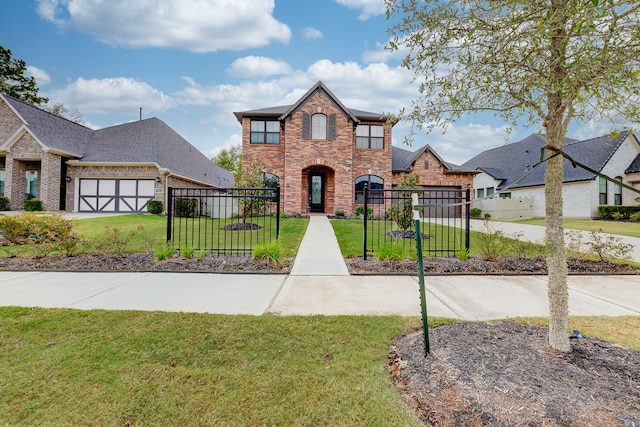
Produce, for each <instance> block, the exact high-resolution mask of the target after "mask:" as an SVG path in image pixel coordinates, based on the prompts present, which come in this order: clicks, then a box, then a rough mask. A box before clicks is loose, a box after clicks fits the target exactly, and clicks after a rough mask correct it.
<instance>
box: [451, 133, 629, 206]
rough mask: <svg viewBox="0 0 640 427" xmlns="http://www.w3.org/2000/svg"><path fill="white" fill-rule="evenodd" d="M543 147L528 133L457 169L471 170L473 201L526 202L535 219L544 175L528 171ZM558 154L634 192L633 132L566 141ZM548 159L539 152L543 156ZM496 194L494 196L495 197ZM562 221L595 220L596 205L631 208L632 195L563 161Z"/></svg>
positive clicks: (542, 140) (542, 198) (541, 169)
mask: <svg viewBox="0 0 640 427" xmlns="http://www.w3.org/2000/svg"><path fill="white" fill-rule="evenodd" d="M545 145H546V139H545V137H544V136H543V135H537V134H533V135H530V136H528V137H527V138H525V139H523V140H522V141H519V142H515V143H512V144H507V145H503V146H501V147H498V148H494V149H491V150H487V151H484V152H482V153H480V154H478V155H477V156H475V157H474V158H472V159H471V160H469V161H467V162H465V163H464V164H463V165H462V167H464V168H468V169H476V170H478V171H479V172H481V173H479V174H478V175H476V177H475V178H474V188H475V197H476V198H477V199H483V198H486V197H492V196H493V197H495V196H496V195H497V196H499V197H500V198H518V199H523V198H529V199H532V200H533V212H534V216H536V217H544V216H545V196H544V174H545V171H546V164H542V165H540V166H539V167H537V168H536V169H535V170H533V171H532V168H533V166H534V165H535V164H537V163H538V162H539V161H540V152H541V149H542V147H544V146H545ZM563 151H564V152H565V153H567V154H568V155H569V156H571V158H573V159H574V160H575V161H577V162H579V163H582V164H584V165H586V166H588V167H589V168H591V169H593V170H595V171H597V172H598V173H601V174H603V175H606V176H609V177H611V178H614V179H617V180H619V181H620V182H621V183H624V184H626V185H630V186H635V187H637V188H640V185H639V184H640V144H639V143H638V139H637V138H636V137H635V135H634V134H633V133H630V132H627V131H625V132H622V133H620V135H619V136H617V137H613V136H602V137H599V138H593V139H588V140H585V141H576V140H573V139H567V141H566V143H565V145H564V146H563ZM549 154H550V152H549V151H545V156H548V155H549ZM496 193H497V194H496ZM562 197H563V216H564V217H567V218H595V217H596V216H597V209H598V206H599V205H637V204H638V203H637V202H636V201H635V199H636V198H637V197H638V194H637V193H634V192H633V191H631V190H628V189H625V188H624V187H622V186H621V185H617V184H615V183H612V182H610V181H607V180H605V179H603V178H601V177H599V176H598V175H596V174H594V173H592V172H589V171H587V170H585V169H583V168H580V167H575V168H574V167H573V165H572V164H571V162H570V161H569V160H565V162H564V181H563V191H562Z"/></svg>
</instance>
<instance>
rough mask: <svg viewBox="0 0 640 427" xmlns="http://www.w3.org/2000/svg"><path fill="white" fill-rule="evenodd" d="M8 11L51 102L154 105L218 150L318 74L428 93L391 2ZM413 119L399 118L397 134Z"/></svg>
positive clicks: (500, 133) (392, 101)
mask: <svg viewBox="0 0 640 427" xmlns="http://www.w3.org/2000/svg"><path fill="white" fill-rule="evenodd" d="M3 14H4V16H3V18H4V19H3V24H2V26H0V40H1V41H0V44H2V46H4V47H5V48H8V49H10V50H11V51H12V54H13V57H14V58H17V59H23V60H25V61H26V63H27V65H28V67H29V68H28V70H29V72H30V73H31V74H32V75H34V76H35V77H36V79H37V81H38V86H39V88H40V94H41V95H44V96H46V97H48V98H49V99H50V102H51V103H56V102H62V103H64V105H65V107H66V108H67V109H69V110H73V109H77V110H78V111H79V112H80V113H81V114H82V116H83V119H84V121H85V122H86V124H87V125H88V126H90V127H92V128H102V127H106V126H112V125H115V124H119V123H125V122H129V121H134V120H138V119H139V116H140V108H142V114H143V117H144V118H148V117H153V116H155V117H158V118H159V119H161V120H163V121H164V122H165V123H167V124H168V125H169V126H171V127H172V128H173V129H174V130H176V131H177V132H178V133H180V134H181V135H182V136H183V137H184V138H185V139H187V140H188V141H189V142H190V143H191V144H193V145H194V146H196V147H197V148H198V149H199V150H200V151H202V152H203V153H204V154H205V155H207V156H208V157H212V156H214V155H215V154H217V153H218V152H219V151H220V150H221V149H223V148H228V147H230V146H234V145H239V144H240V138H241V127H240V124H239V123H238V121H237V120H236V119H235V117H234V115H233V112H234V111H244V110H251V109H258V108H265V107H271V106H277V105H288V104H292V103H294V102H295V101H297V100H298V99H299V98H300V96H302V95H303V94H304V93H305V92H306V91H307V90H308V89H309V88H311V86H313V85H314V84H315V83H316V82H317V81H318V80H322V81H323V82H324V83H325V84H326V85H327V87H329V89H330V90H331V91H332V92H333V93H334V94H335V95H336V96H337V97H338V98H339V99H340V100H341V101H342V103H343V104H344V105H346V106H347V107H349V108H356V109H360V110H366V111H373V112H381V113H382V112H397V111H398V110H399V109H400V108H401V107H403V106H409V105H410V102H411V100H412V99H415V98H416V97H418V92H417V87H416V86H415V85H412V84H411V80H412V77H413V76H412V74H411V73H410V72H409V71H407V70H404V69H402V68H401V67H400V60H401V57H400V55H398V54H397V53H396V54H394V55H392V54H391V53H390V52H388V51H385V50H384V49H383V47H384V45H385V44H386V42H387V40H388V35H387V31H386V30H387V28H388V27H389V26H390V25H391V23H390V22H389V21H387V19H386V17H385V14H384V4H383V0H320V1H314V2H310V1H308V0H136V1H132V0H108V1H103V0H19V1H11V2H7V4H5V5H3ZM407 129H408V127H407V125H404V124H398V125H396V126H395V128H394V144H395V145H400V146H403V145H402V140H403V139H404V135H405V134H406V133H407ZM506 129H507V126H506V125H505V124H504V123H503V122H502V121H500V120H499V119H495V118H494V117H493V116H491V115H479V116H475V117H469V118H467V119H465V120H462V121H459V122H456V123H454V124H450V125H449V126H448V128H447V131H446V133H442V131H439V130H436V131H434V132H432V133H431V134H429V135H424V134H420V135H418V136H417V137H416V138H415V139H414V142H413V145H412V147H411V148H410V149H412V150H414V149H417V148H419V147H421V146H423V145H425V144H429V145H431V146H432V147H433V148H434V149H435V150H436V152H437V153H438V154H439V155H440V156H441V157H442V158H444V160H446V161H448V162H452V163H457V164H460V163H463V162H465V161H466V160H469V159H470V158H471V157H473V156H474V155H475V154H477V153H479V152H481V151H483V150H486V149H489V148H494V147H497V146H500V145H503V144H505V143H507V142H514V141H519V140H521V139H523V138H525V137H526V136H527V135H529V134H531V133H533V132H536V131H537V130H538V127H537V124H534V126H532V127H531V128H528V129H525V128H516V129H515V130H514V132H513V133H511V134H510V135H509V134H507V132H506ZM609 130H610V129H608V128H601V127H600V126H597V125H592V126H583V127H581V128H580V129H578V130H577V131H576V132H573V133H571V132H570V135H569V136H572V137H574V138H577V139H585V138H588V137H593V136H598V135H601V134H603V133H605V132H607V131H609ZM403 148H407V147H406V146H403Z"/></svg>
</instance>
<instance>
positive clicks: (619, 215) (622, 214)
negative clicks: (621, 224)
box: [598, 205, 640, 220]
mask: <svg viewBox="0 0 640 427" xmlns="http://www.w3.org/2000/svg"><path fill="white" fill-rule="evenodd" d="M636 212H640V206H604V205H603V206H598V219H607V220H620V219H627V218H630V217H631V215H632V214H634V213H636Z"/></svg>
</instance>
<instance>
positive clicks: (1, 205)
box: [0, 196, 9, 211]
mask: <svg viewBox="0 0 640 427" xmlns="http://www.w3.org/2000/svg"><path fill="white" fill-rule="evenodd" d="M8 210H9V198H8V197H7V196H0V211H8Z"/></svg>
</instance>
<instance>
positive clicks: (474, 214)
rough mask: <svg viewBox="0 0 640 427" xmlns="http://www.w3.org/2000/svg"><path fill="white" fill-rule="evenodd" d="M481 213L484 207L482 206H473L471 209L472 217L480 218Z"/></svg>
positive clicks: (470, 214)
mask: <svg viewBox="0 0 640 427" xmlns="http://www.w3.org/2000/svg"><path fill="white" fill-rule="evenodd" d="M481 215H482V209H480V208H473V209H471V210H470V211H469V216H471V218H480V216H481Z"/></svg>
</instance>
